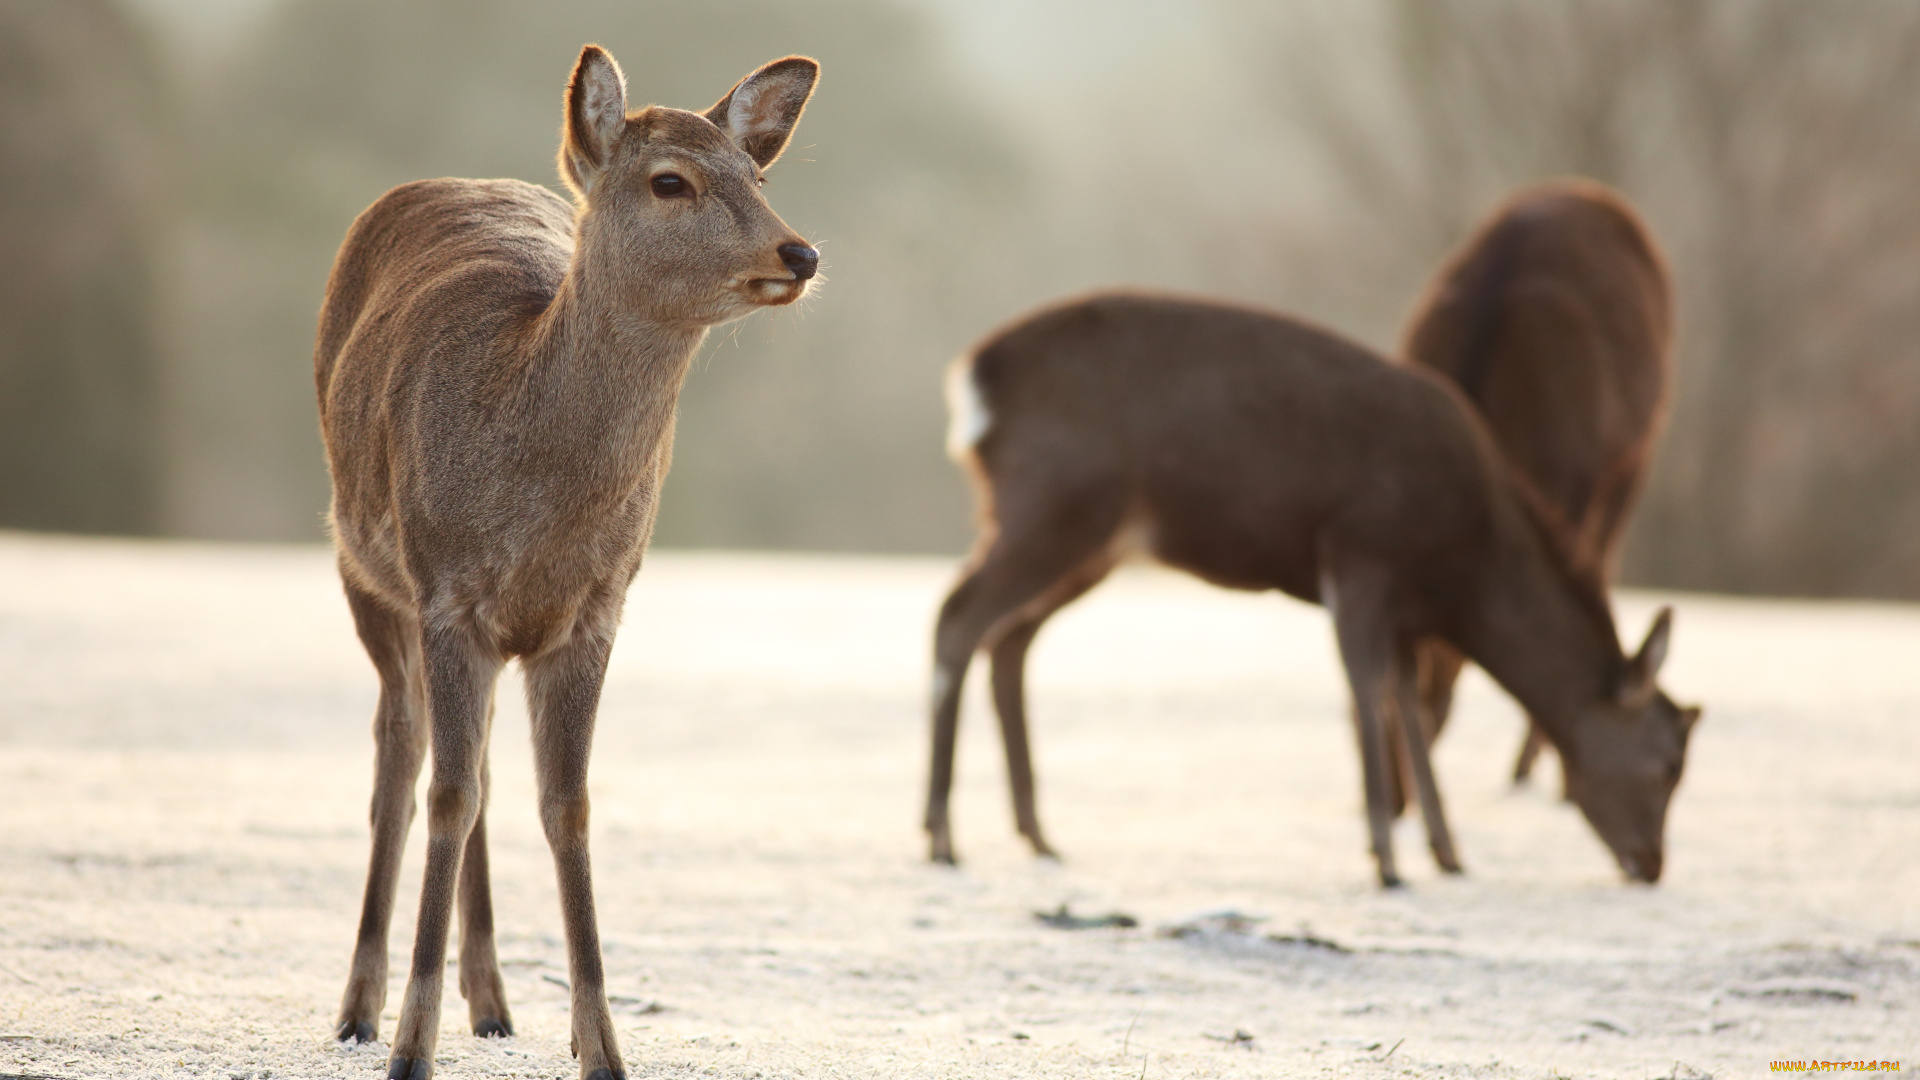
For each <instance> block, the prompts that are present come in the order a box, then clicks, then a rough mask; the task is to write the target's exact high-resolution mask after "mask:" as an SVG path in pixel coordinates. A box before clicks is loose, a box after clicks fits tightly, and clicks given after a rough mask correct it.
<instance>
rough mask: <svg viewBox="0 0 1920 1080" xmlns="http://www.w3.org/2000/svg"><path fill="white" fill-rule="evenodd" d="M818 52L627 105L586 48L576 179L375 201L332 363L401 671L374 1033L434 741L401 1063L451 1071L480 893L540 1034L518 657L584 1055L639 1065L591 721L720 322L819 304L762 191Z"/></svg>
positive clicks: (473, 967) (339, 514)
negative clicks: (501, 683)
mask: <svg viewBox="0 0 1920 1080" xmlns="http://www.w3.org/2000/svg"><path fill="white" fill-rule="evenodd" d="M818 72H819V66H818V65H817V64H815V63H814V62H813V61H812V60H809V59H806V58H804V57H798V56H790V57H787V58H786V59H784V60H776V61H774V62H773V63H771V64H768V65H767V66H765V67H763V68H761V69H760V70H758V71H756V72H754V73H753V74H751V75H749V76H747V77H746V78H745V79H742V80H741V81H740V82H739V84H737V85H736V86H734V88H733V89H732V90H731V91H729V92H728V93H727V95H726V96H725V97H723V98H721V99H720V101H719V103H718V104H716V105H714V106H713V107H712V108H711V109H708V110H707V111H706V112H705V113H694V112H685V111H682V110H679V109H669V108H665V107H661V106H651V107H648V108H644V109H640V110H638V111H635V112H628V111H627V104H626V80H625V78H624V77H623V76H622V75H621V73H620V69H619V67H618V66H617V65H616V64H615V63H614V60H613V57H611V56H609V55H608V54H607V53H606V52H604V51H602V50H601V49H600V48H599V47H598V46H594V45H589V46H587V47H586V48H585V49H583V50H581V53H580V59H579V62H578V63H577V64H576V65H575V67H574V69H573V75H572V78H571V79H570V80H569V82H568V84H567V91H566V100H565V119H564V121H563V124H562V131H561V147H560V174H561V177H562V179H563V180H564V181H565V182H566V185H567V187H568V188H569V189H571V191H572V193H573V202H572V203H568V202H567V201H566V200H563V199H561V198H560V197H559V196H557V195H554V194H553V193H552V192H550V191H548V190H547V189H545V188H542V187H536V186H534V185H532V184H525V183H521V182H519V181H514V180H427V181H421V182H418V183H413V184H407V185H404V186H402V187H398V188H395V189H394V190H392V191H390V192H388V193H387V194H385V195H383V196H381V198H380V200H379V201H378V202H376V203H374V204H373V205H372V206H371V207H369V208H368V209H367V210H366V212H365V213H363V214H361V215H360V218H359V220H357V221H355V222H354V223H353V228H352V229H351V230H350V231H349V232H348V234H347V238H346V242H345V243H344V244H343V245H342V246H341V248H340V254H339V257H338V258H337V259H336V260H335V262H334V266H333V274H332V276H331V277H330V278H329V279H328V281H327V295H326V303H325V306H324V307H323V308H322V310H321V313H320V329H319V337H318V343H317V345H316V348H315V351H314V375H315V379H316V381H317V383H318V386H319V394H320V427H321V431H322V433H323V434H324V436H325V439H326V445H327V460H328V463H329V465H330V467H331V469H332V473H333V512H332V527H333V536H334V542H335V546H336V548H337V549H338V553H339V562H340V576H341V580H342V581H343V583H344V584H345V586H346V593H347V601H348V605H349V606H350V607H351V609H352V611H353V617H354V622H355V624H356V626H357V628H358V630H359V634H360V639H361V641H362V642H363V643H364V644H365V646H366V649H367V652H368V654H369V655H370V656H371V657H372V659H373V664H374V667H375V668H376V669H377V670H378V672H379V675H380V702H379V707H378V711H377V712H376V713H375V716H374V742H375V745H376V748H377V752H376V767H375V776H374V792H373V813H372V817H373V854H372V859H371V865H370V867H369V869H368V871H367V891H366V898H365V904H364V907H363V908H362V910H361V916H360V932H359V938H358V942H357V944H356V946H355V948H354V956H353V971H352V975H351V977H350V978H349V979H348V982H347V989H346V994H345V997H344V999H343V1000H342V1002H341V1005H340V1018H339V1021H338V1026H337V1030H336V1034H337V1037H338V1038H340V1039H341V1040H343V1041H345V1040H358V1041H361V1042H367V1041H371V1040H373V1039H374V1038H375V1036H376V1033H377V1025H378V1024H379V1020H380V1010H381V1007H382V1005H383V1004H384V1002H385V999H386V992H387V924H388V921H389V918H390V916H391V915H392V911H393V894H394V879H395V876H396V874H397V873H398V870H399V864H400V854H401V848H402V846H403V844H404V842H405V839H406V835H407V828H408V826H409V824H410V823H411V821H412V818H413V810H414V807H413V789H414V784H415V780H416V779H417V777H418V776H419V773H420V768H421V763H422V758H423V757H424V756H425V754H426V752H427V750H428V748H429V746H431V748H432V752H433V774H432V778H431V780H430V781H429V785H428V790H427V829H428V840H427V866H426V872H425V877H424V879H423V881H422V883H421V889H420V918H419V924H418V929H417V930H416V932H415V936H414V947H413V966H412V971H411V973H410V975H409V977H408V981H407V992H406V998H405V1001H404V1002H403V1004H402V1006H401V1009H400V1021H399V1027H398V1030H397V1031H396V1032H395V1034H394V1038H393V1052H392V1058H391V1061H390V1067H389V1071H388V1075H389V1077H393V1078H406V1080H424V1078H426V1077H428V1076H431V1075H432V1073H433V1054H434V1045H435V1041H436V1036H437V1034H438V1031H439V1023H440V991H441V981H442V979H441V976H442V972H443V970H444V968H445V964H446V960H445V957H446V951H447V934H448V929H449V923H450V922H451V919H452V912H453V906H454V900H455V897H456V895H457V896H458V899H459V909H460V923H461V935H460V939H461V940H460V991H461V993H462V994H463V995H465V997H466V999H467V1012H468V1016H469V1018H470V1020H471V1022H472V1026H473V1031H474V1034H476V1035H481V1036H486V1035H506V1034H511V1033H512V1030H513V1023H512V1020H511V1019H510V1017H509V1015H508V1011H507V1002H506V998H505V994H504V991H503V987H502V983H501V979H500V968H499V964H498V963H497V961H496V959H495V955H494V944H493V910H492V900H491V896H490V893H489V889H488V882H487V842H486V823H485V814H486V804H487V789H488V773H487V739H488V734H489V731H490V729H491V722H492V701H493V689H494V684H495V681H496V679H497V676H498V675H499V672H500V669H501V667H502V665H504V664H505V663H506V661H507V660H508V659H510V658H514V657H517V658H519V660H520V665H521V669H522V670H523V671H524V672H525V673H526V683H527V699H528V706H529V711H530V713H531V716H532V726H533V748H534V764H535V769H536V772H537V778H538V790H539V807H540V821H541V824H542V826H544V829H545V832H546V836H547V842H548V844H549V846H550V847H551V848H552V850H553V860H554V868H555V871H556V874H557V876H558V878H559V885H560V907H561V915H562V918H563V920H564V922H565V925H566V935H567V968H568V972H569V974H570V976H571V987H572V1017H573V1021H572V1028H573V1052H574V1054H575V1056H577V1057H578V1058H579V1059H580V1073H581V1075H582V1076H583V1077H587V1078H590V1080H614V1078H618V1077H624V1076H625V1075H626V1070H625V1067H624V1066H623V1065H622V1063H621V1060H620V1051H619V1048H618V1046H617V1045H616V1043H615V1039H614V1032H613V1021H612V1018H611V1016H610V1015H609V1014H608V1011H607V999H606V987H605V979H604V975H603V971H602V967H601V958H600V940H599V929H598V925H597V922H596V919H595V916H594V906H593V885H592V878H591V874H590V872H589V865H588V853H587V758H588V754H589V752H590V750H591V747H592V741H593V725H594V715H595V712H596V710H597V707H598V704H599V698H600V686H601V683H602V681H603V679H604V677H605V673H606V665H607V653H608V651H609V650H610V648H611V647H612V645H613V637H614V631H615V628H616V626H617V624H618V623H619V620H620V610H621V607H622V605H623V604H624V602H625V599H626V592H627V586H628V585H629V584H630V583H631V582H632V580H633V577H634V575H635V574H636V573H637V572H638V571H639V568H640V559H641V555H642V553H643V552H644V550H645V548H646V545H647V538H648V536H649V535H651V533H652V531H653V522H654V515H655V513H656V511H657V509H658V506H659V496H660V483H661V481H662V479H663V478H664V477H665V476H666V472H667V463H668V458H669V456H670V454H671V451H672V443H673V418H674V403H675V400H676V398H677V396H678V394H679V392H680V385H681V381H682V379H683V378H684V377H685V375H686V372H687V365H688V363H689V362H690V360H691V359H692V357H693V354H694V350H695V349H696V348H697V347H698V346H699V344H700V342H701V340H702V339H703V337H704V336H705V334H706V332H707V328H708V327H710V326H713V325H715V324H717V323H721V322H725V321H727V320H729V319H735V318H738V317H740V316H742V315H746V314H747V313H749V312H751V311H753V310H755V309H757V308H761V307H765V306H768V305H775V304H791V303H793V302H794V301H795V300H798V299H799V298H800V297H801V296H802V295H804V294H805V293H806V291H807V288H808V279H810V278H811V277H813V275H814V272H815V269H816V267H817V265H818V262H819V253H818V252H817V251H815V250H814V249H813V248H812V247H810V246H809V245H808V244H807V242H806V241H805V240H803V239H801V237H800V236H798V235H797V234H795V233H794V231H793V230H792V229H790V228H788V227H787V225H786V224H785V223H784V222H782V221H781V220H780V218H779V217H778V216H777V215H775V214H774V212H773V210H772V209H771V208H769V207H768V206H767V203H766V200H765V199H764V198H762V197H761V193H760V184H761V181H762V178H763V177H762V170H763V169H765V168H766V167H767V166H769V165H771V164H773V162H774V159H775V158H777V157H779V156H780V151H781V150H782V149H783V148H784V147H785V146H786V143H787V138H788V136H789V134H790V133H791V131H792V130H793V126H794V124H795V122H796V121H798V120H799V118H800V113H801V110H802V109H804V108H805V106H806V103H807V100H808V98H809V97H810V96H811V95H812V93H813V86H814V82H815V80H816V78H817V76H818Z"/></svg>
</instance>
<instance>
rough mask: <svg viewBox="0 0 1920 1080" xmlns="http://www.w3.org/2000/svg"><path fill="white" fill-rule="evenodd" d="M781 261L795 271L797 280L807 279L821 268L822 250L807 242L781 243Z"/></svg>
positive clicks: (794, 275) (794, 276) (794, 277)
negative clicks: (809, 245)
mask: <svg viewBox="0 0 1920 1080" xmlns="http://www.w3.org/2000/svg"><path fill="white" fill-rule="evenodd" d="M780 261H781V262H783V263H785V264H787V269H789V270H791V271H793V279H794V280H795V281H805V280H807V279H808V278H810V277H812V276H813V275H814V274H815V273H817V272H818V271H819V269H820V252H819V251H818V250H817V249H815V248H810V247H808V246H807V245H805V244H781V245H780Z"/></svg>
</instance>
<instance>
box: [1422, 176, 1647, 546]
mask: <svg viewBox="0 0 1920 1080" xmlns="http://www.w3.org/2000/svg"><path fill="white" fill-rule="evenodd" d="M1670 294H1671V289H1670V286H1669V281H1668V275H1667V270H1666V265H1665V262H1664V260H1663V259H1662V258H1661V256H1660V254H1659V251H1658V249H1657V248H1656V247H1655V245H1654V243H1653V240H1652V238H1651V236H1650V235H1649V233H1648V230H1647V229H1646V227H1645V226H1644V225H1643V224H1642V222H1641V221H1640V218H1639V216H1638V215H1637V214H1635V213H1634V211H1633V209H1632V208H1631V207H1630V206H1629V205H1628V204H1627V203H1626V201H1625V200H1624V199H1623V198H1621V197H1620V196H1619V195H1618V194H1616V193H1614V192H1612V191H1611V190H1609V189H1607V188H1605V187H1602V186H1601V185H1598V184H1593V183H1588V182H1584V181H1558V182H1554V183H1550V184H1543V185H1538V186H1536V187H1532V188H1529V189H1526V190H1524V191H1522V192H1520V193H1519V194H1517V195H1515V196H1514V197H1513V198H1512V199H1510V200H1509V201H1508V202H1507V203H1506V204H1505V205H1504V206H1503V207H1502V208H1501V209H1500V210H1498V211H1496V212H1495V213H1494V214H1493V215H1492V216H1491V217H1490V219H1489V220H1488V221H1487V222H1486V224H1485V225H1483V226H1482V227H1481V229H1480V230H1479V231H1478V232H1477V233H1476V234H1475V236H1474V237H1473V238H1472V239H1471V240H1469V241H1468V242H1467V243H1466V244H1465V245H1464V246H1463V247H1462V248H1461V250H1460V251H1458V252H1457V253H1456V254H1455V255H1454V256H1453V257H1452V258H1450V259H1449V260H1448V262H1447V263H1446V264H1445V265H1444V266H1443V267H1442V269H1441V271H1440V272H1439V274H1437V275H1436V277H1435V279H1434V281H1433V282H1432V284H1431V285H1430V286H1429V287H1428V290H1427V292H1426V295H1425V296H1424V298H1423V299H1422V301H1421V303H1420V305H1419V306H1418V308H1417V311H1416V315H1415V317H1414V318H1413V320H1412V321H1411V323H1410V326H1409V330H1408V332H1407V336H1406V341H1405V346H1404V352H1405V355H1406V357H1407V359H1408V360H1410V361H1411V362H1412V363H1413V364H1415V365H1418V366H1422V367H1425V368H1428V369H1430V370H1434V371H1438V372H1440V373H1442V374H1444V375H1446V376H1447V377H1448V378H1450V379H1451V380H1453V381H1454V382H1455V383H1456V384H1458V385H1459V386H1460V387H1461V389H1462V390H1463V391H1465V393H1466V394H1467V396H1468V397H1469V398H1471V399H1472V400H1473V402H1474V404H1475V405H1476V406H1477V407H1478V409H1479V410H1480V412H1481V414H1482V415H1483V416H1484V417H1485V418H1486V420H1487V422H1488V424H1489V426H1490V427H1491V429H1492V431H1493V433H1494V437H1495V438H1496V439H1497V440H1498V442H1499V444H1500V446H1501V449H1502V451H1503V453H1504V454H1505V455H1506V457H1507V459H1508V460H1509V461H1510V462H1511V463H1512V464H1513V466H1514V468H1516V469H1518V470H1519V472H1520V474H1521V475H1522V476H1524V477H1525V478H1526V479H1527V480H1528V481H1529V482H1530V483H1531V484H1532V485H1533V486H1534V487H1535V488H1536V489H1537V490H1538V491H1539V492H1540V494H1541V495H1543V496H1544V497H1545V500H1546V503H1547V505H1548V506H1549V507H1551V509H1552V511H1553V512H1554V513H1556V514H1557V515H1558V516H1559V518H1560V519H1561V521H1562V522H1563V523H1564V525H1565V527H1566V528H1567V529H1568V530H1569V532H1570V534H1571V536H1572V538H1573V542H1574V546H1575V549H1576V558H1578V559H1579V560H1580V561H1581V562H1583V563H1585V564H1589V565H1592V566H1594V567H1596V568H1598V569H1600V570H1601V572H1602V573H1605V572H1606V570H1607V569H1608V568H1610V566H1611V564H1612V563H1613V561H1614V557H1615V555H1616V552H1617V548H1618V545H1619V541H1620V537H1621V534H1622V532H1623V531H1624V528H1625V525H1626V519H1627V515H1628V513H1629V512H1630V510H1631V508H1632V503H1633V500H1634V499H1635V497H1636V496H1637V494H1638V491H1639V488H1640V485H1641V482H1642V479H1643V477H1644V474H1645V471H1646V467H1647V464H1648V459H1649V454H1650V450H1651V446H1652V443H1653V440H1654V439H1655V437H1656V436H1657V434H1658V431H1659V428H1660V426H1661V424H1662V422H1663V420H1664V416H1665V407H1666V394H1667V384H1668V350H1669V343H1670V339H1671V336H1672V329H1671V323H1672V314H1671V300H1670Z"/></svg>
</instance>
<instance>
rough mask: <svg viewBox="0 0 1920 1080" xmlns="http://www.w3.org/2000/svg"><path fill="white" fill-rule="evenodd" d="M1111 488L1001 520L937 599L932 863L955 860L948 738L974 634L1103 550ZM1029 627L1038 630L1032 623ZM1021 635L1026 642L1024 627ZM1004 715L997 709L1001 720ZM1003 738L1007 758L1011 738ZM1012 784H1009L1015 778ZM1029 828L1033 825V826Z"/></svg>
mask: <svg viewBox="0 0 1920 1080" xmlns="http://www.w3.org/2000/svg"><path fill="white" fill-rule="evenodd" d="M1100 494H1101V495H1103V496H1104V495H1106V494H1108V493H1107V492H1101V493H1100ZM1111 495H1112V497H1111V498H1104V497H1101V498H1094V499H1086V498H1080V499H1060V500H1056V501H1054V502H1053V503H1052V504H1051V505H1050V506H1049V507H1048V508H1047V512H1045V513H1042V514H1039V515H1035V516H1034V518H1033V519H1032V520H1031V521H1030V522H1027V523H1024V524H1023V525H1022V527H1018V528H1014V527H1008V526H1007V524H1006V523H1003V527H1002V530H1001V532H1000V535H999V536H997V537H996V538H995V539H994V541H993V544H992V545H991V546H990V547H989V548H988V549H987V553H986V556H985V557H984V558H983V559H982V560H981V561H980V564H979V565H978V566H976V567H974V568H973V569H972V570H970V571H968V572H967V574H966V575H965V576H963V577H962V578H961V579H960V583H959V584H958V585H956V586H954V589H953V591H952V592H951V593H949V594H947V599H946V601H945V602H944V603H943V604H941V605H940V618H939V621H938V623H937V624H936V625H935V627H934V632H933V762H932V769H931V770H930V772H929V779H928V784H927V816H926V819H925V820H926V829H927V838H928V848H929V857H930V858H931V859H932V861H934V862H938V863H947V864H952V863H953V862H954V861H955V860H954V853H953V837H952V829H951V826H950V824H949V819H948V804H949V802H950V800H951V796H952V792H953V751H954V741H955V738H956V736H957V735H958V733H959V727H960V691H961V688H962V687H963V686H964V685H965V683H966V678H967V668H968V666H969V665H971V663H972V661H973V654H974V653H975V652H976V651H977V650H978V649H979V648H980V644H981V642H982V641H986V640H995V641H996V643H998V641H999V640H1001V639H1004V638H1005V636H1006V635H1007V634H1009V633H1011V632H1012V627H1015V626H1018V625H1019V622H1017V621H1015V620H1018V619H1020V618H1021V616H1022V615H1023V614H1024V611H1023V609H1027V608H1028V607H1029V605H1034V604H1037V603H1044V598H1045V597H1047V596H1048V595H1049V594H1050V593H1051V592H1053V591H1054V590H1056V589H1059V588H1061V587H1062V585H1063V579H1065V578H1067V577H1068V576H1069V575H1072V574H1073V573H1074V572H1075V571H1076V570H1078V569H1080V568H1081V567H1083V566H1086V565H1088V564H1089V563H1092V562H1094V561H1095V560H1097V559H1098V558H1099V557H1101V556H1102V555H1103V553H1105V552H1106V551H1107V549H1108V546H1109V542H1110V541H1111V540H1112V539H1113V535H1114V532H1115V531H1116V530H1117V529H1118V528H1119V525H1120V519H1121V511H1122V509H1123V504H1122V502H1121V498H1120V493H1119V492H1118V491H1117V490H1116V491H1113V492H1111ZM1014 520H1015V521H1016V522H1017V521H1019V519H1018V518H1015V519H1014ZM1103 573H1104V571H1103ZM1098 580H1099V577H1098V576H1095V577H1094V578H1093V579H1092V581H1089V582H1087V584H1086V585H1085V586H1084V587H1082V589H1081V590H1080V591H1082V592H1084V591H1085V590H1086V588H1091V587H1092V585H1093V583H1094V582H1097V581H1098ZM1073 595H1078V594H1077V593H1069V594H1068V599H1071V598H1072V596H1073ZM1064 602H1065V601H1064V600H1063V601H1061V603H1064ZM1054 606H1055V607H1058V606H1059V605H1058V604H1056V605H1054ZM1042 618H1044V616H1042ZM1035 629H1036V630H1037V629H1038V623H1037V622H1036V623H1035ZM1028 637H1029V642H1030V640H1031V634H1029V635H1028ZM1014 651H1018V652H1020V653H1024V652H1025V649H1024V647H1023V646H1019V645H1018V644H1017V643H1016V645H1015V646H1014V647H1013V648H1010V650H1009V656H1011V655H1012V653H1013V652H1014ZM1010 670H1011V669H1010ZM1005 715H1006V714H1005V713H1003V714H1002V723H1003V724H1005V723H1006V719H1005ZM1018 715H1019V718H1020V724H1019V735H1020V738H1019V748H1020V753H1021V755H1022V756H1025V754H1026V749H1027V745H1026V714H1025V710H1024V709H1021V710H1019V712H1018ZM1002 731H1003V734H1005V732H1006V729H1005V728H1004V727H1003V729H1002ZM1009 738H1011V736H1009ZM1008 745H1009V761H1010V762H1011V760H1012V746H1013V744H1012V743H1011V742H1009V744H1008ZM1027 773H1028V780H1029V784H1028V792H1027V796H1026V797H1027V799H1028V800H1029V802H1031V799H1032V791H1031V773H1032V765H1031V761H1030V760H1029V761H1028V762H1027ZM1015 786H1016V789H1017V787H1018V781H1016V782H1015ZM1017 797H1018V796H1016V798H1017ZM1035 831H1036V832H1037V831H1038V827H1037V825H1036V828H1035ZM1031 838H1032V837H1031V834H1030V835H1029V839H1031Z"/></svg>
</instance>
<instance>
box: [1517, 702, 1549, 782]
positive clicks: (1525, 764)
mask: <svg viewBox="0 0 1920 1080" xmlns="http://www.w3.org/2000/svg"><path fill="white" fill-rule="evenodd" d="M1546 748H1547V736H1546V733H1545V732H1543V731H1541V730H1540V725H1539V724H1536V723H1534V722H1533V718H1532V717H1528V718H1527V737H1526V738H1525V739H1524V740H1522V741H1521V743H1520V753H1519V754H1518V755H1517V756H1516V757H1515V758H1514V761H1513V782H1514V783H1515V784H1524V783H1526V782H1527V780H1528V779H1529V778H1530V777H1532V776H1533V763H1534V762H1535V761H1537V760H1539V757H1540V751H1542V750H1545V749H1546Z"/></svg>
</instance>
